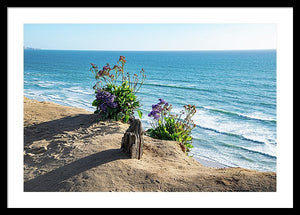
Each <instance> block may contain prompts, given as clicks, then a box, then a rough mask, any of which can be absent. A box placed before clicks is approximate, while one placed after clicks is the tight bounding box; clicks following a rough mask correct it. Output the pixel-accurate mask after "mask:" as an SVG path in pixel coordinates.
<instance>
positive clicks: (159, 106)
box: [148, 99, 169, 120]
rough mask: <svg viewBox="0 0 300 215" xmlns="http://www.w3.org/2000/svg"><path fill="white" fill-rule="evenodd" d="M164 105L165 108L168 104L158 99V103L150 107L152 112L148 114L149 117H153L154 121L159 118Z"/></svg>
mask: <svg viewBox="0 0 300 215" xmlns="http://www.w3.org/2000/svg"><path fill="white" fill-rule="evenodd" d="M162 105H165V107H167V106H168V105H169V104H168V102H165V100H163V99H159V103H157V104H154V105H152V111H151V112H150V113H149V114H148V116H149V117H153V118H154V119H155V120H157V119H159V118H160V115H161V112H162V111H163V110H164V109H165V108H163V107H162Z"/></svg>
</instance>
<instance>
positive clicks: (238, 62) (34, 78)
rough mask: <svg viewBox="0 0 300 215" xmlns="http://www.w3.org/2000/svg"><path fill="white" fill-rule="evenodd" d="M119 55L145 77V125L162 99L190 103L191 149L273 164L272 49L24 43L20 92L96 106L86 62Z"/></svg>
mask: <svg viewBox="0 0 300 215" xmlns="http://www.w3.org/2000/svg"><path fill="white" fill-rule="evenodd" d="M121 55H122V56H125V57H126V61H127V63H126V64H125V72H129V73H130V74H131V75H133V74H134V73H137V74H139V72H140V70H141V69H142V68H143V69H144V70H145V73H146V76H147V79H146V81H145V83H144V85H143V86H142V88H141V89H140V91H139V92H138V93H137V96H138V98H139V99H140V101H141V104H142V107H141V110H142V112H143V119H142V122H143V126H144V128H145V129H148V128H150V127H151V125H150V122H151V119H150V118H149V117H148V116H147V115H148V113H149V112H150V111H151V105H152V104H155V103H157V102H158V99H159V98H162V99H164V100H165V101H167V102H168V103H169V104H172V105H173V111H174V112H177V113H179V111H180V110H183V106H184V105H186V104H191V105H195V106H196V109H197V113H196V114H195V115H194V117H193V120H194V122H195V124H196V125H197V126H196V127H195V128H194V130H193V131H192V136H193V145H194V148H192V149H191V151H190V153H189V155H190V156H193V157H194V158H195V159H196V160H197V159H198V160H199V161H201V160H202V161H207V162H213V163H216V164H220V165H221V166H224V167H226V166H228V167H244V168H249V169H254V170H259V171H274V172H276V50H252V51H249V50H247V51H246V50H245V51H66V50H24V95H25V96H27V97H28V98H31V99H37V100H39V101H51V102H56V103H59V104H62V105H68V106H73V107H80V108H84V109H86V110H89V111H94V110H95V108H94V107H93V106H92V105H91V104H92V101H93V100H94V98H95V95H94V90H93V89H92V87H93V86H94V84H95V83H96V81H95V77H94V75H93V73H91V72H90V70H89V69H90V63H95V64H97V65H98V66H99V68H102V66H105V65H106V64H107V63H109V64H110V65H111V66H113V65H115V64H116V63H117V61H118V59H119V57H120V56H121Z"/></svg>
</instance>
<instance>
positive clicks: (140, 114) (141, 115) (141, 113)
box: [136, 110, 143, 119]
mask: <svg viewBox="0 0 300 215" xmlns="http://www.w3.org/2000/svg"><path fill="white" fill-rule="evenodd" d="M136 112H137V113H138V115H139V117H140V119H142V117H143V112H142V111H140V110H136Z"/></svg>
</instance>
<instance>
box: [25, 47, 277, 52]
mask: <svg viewBox="0 0 300 215" xmlns="http://www.w3.org/2000/svg"><path fill="white" fill-rule="evenodd" d="M23 49H24V50H45V51H126V52H129V51H145V52H147V51H149V52H150V51H156V52H157V51H267V50H277V49H276V48H269V49H197V50H194V49H158V50H152V49H146V50H139V49H136V50H126V49H125V50H118V49H111V50H109V49H44V48H32V47H24V48H23Z"/></svg>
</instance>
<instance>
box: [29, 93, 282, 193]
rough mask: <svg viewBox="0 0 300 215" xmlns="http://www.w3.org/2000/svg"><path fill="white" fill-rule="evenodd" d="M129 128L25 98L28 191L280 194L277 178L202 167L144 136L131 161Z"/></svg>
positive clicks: (174, 146)
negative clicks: (124, 143) (126, 142)
mask: <svg viewBox="0 0 300 215" xmlns="http://www.w3.org/2000/svg"><path fill="white" fill-rule="evenodd" d="M128 127H129V124H124V123H121V122H110V121H98V120H97V118H96V116H95V115H94V114H93V113H91V112H88V111H86V110H83V109H80V108H74V107H66V106H61V105H58V104H55V103H51V102H39V101H36V100H30V99H28V98H26V97H24V191H25V192H32V191H33V192H36V191H47V192H224V191H232V192H240V191H254V192H275V191H276V173H274V172H258V171H255V170H249V169H244V168H215V167H207V166H203V165H202V164H200V163H199V162H198V161H196V160H195V159H193V158H191V157H188V156H186V155H185V154H184V153H183V152H182V151H181V149H180V147H179V145H178V144H177V143H176V142H174V141H162V140H157V139H153V138H150V137H147V136H145V137H144V154H143V156H142V158H141V159H140V160H137V159H130V158H129V157H128V156H127V155H126V154H125V153H123V152H122V151H121V149H120V146H121V139H122V137H123V135H124V132H125V131H126V129H127V128H128Z"/></svg>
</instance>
